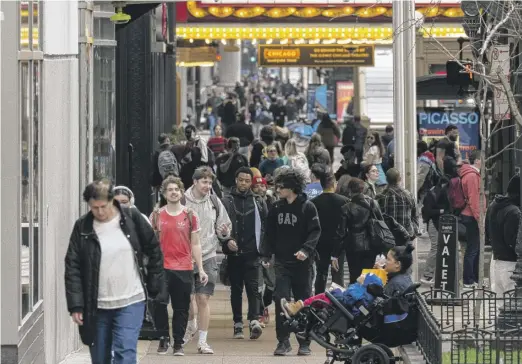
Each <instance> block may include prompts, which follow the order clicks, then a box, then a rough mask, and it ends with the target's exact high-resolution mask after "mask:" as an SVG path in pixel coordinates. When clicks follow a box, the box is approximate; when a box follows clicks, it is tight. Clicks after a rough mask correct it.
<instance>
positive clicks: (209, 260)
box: [185, 166, 232, 354]
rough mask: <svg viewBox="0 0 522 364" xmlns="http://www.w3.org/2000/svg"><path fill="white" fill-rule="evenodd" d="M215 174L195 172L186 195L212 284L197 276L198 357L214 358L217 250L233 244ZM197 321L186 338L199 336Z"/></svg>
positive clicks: (189, 326) (192, 323)
mask: <svg viewBox="0 0 522 364" xmlns="http://www.w3.org/2000/svg"><path fill="white" fill-rule="evenodd" d="M214 178H215V176H214V173H213V172H212V169H211V168H210V167H206V166H203V167H199V168H197V169H196V171H195V172H194V176H193V182H194V184H193V185H192V187H190V188H189V189H188V190H187V192H185V200H186V206H187V207H189V208H191V209H193V210H194V211H195V212H196V214H197V216H198V217H199V221H200V229H201V230H200V239H201V253H202V257H203V269H204V270H205V272H206V273H207V274H208V283H206V284H202V283H201V281H200V280H199V276H198V275H197V272H194V273H196V275H195V290H194V292H195V293H196V304H197V307H198V323H197V328H199V340H198V353H200V354H214V351H213V350H212V348H211V347H210V346H209V345H208V343H207V334H208V325H209V321H210V307H209V304H208V301H209V299H210V296H212V295H213V294H214V288H215V286H216V283H217V280H218V270H219V268H218V264H217V260H216V250H217V247H218V244H219V242H220V241H224V242H226V241H228V240H230V231H231V228H232V224H231V222H230V219H229V217H228V214H227V211H226V210H225V207H224V206H223V204H222V203H221V201H220V200H219V198H218V197H217V196H216V195H213V194H211V189H212V183H213V182H214ZM195 331H196V327H195V322H194V319H192V320H191V321H189V324H188V326H187V332H186V336H185V337H186V338H187V339H189V340H190V339H191V338H192V336H193V335H194V334H195Z"/></svg>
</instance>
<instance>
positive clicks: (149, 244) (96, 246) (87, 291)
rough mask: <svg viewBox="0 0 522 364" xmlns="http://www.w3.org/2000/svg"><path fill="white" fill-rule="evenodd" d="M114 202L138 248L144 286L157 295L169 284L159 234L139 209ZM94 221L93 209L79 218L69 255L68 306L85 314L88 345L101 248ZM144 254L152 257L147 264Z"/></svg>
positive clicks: (93, 329) (84, 334)
mask: <svg viewBox="0 0 522 364" xmlns="http://www.w3.org/2000/svg"><path fill="white" fill-rule="evenodd" d="M114 205H115V206H116V207H117V208H118V210H119V211H120V214H121V220H120V226H121V229H122V231H123V233H124V235H125V236H126V237H127V238H128V239H129V243H130V244H131V246H132V249H133V250H134V254H135V264H136V265H137V266H138V271H139V272H140V278H141V283H142V285H143V288H144V290H145V292H146V294H148V296H149V297H152V298H154V297H156V296H157V295H158V293H159V292H160V291H161V290H162V289H163V286H164V284H165V276H164V269H163V254H162V253H161V248H160V245H159V243H158V240H157V239H156V235H155V234H154V231H153V230H152V227H151V225H150V224H149V223H147V222H146V221H145V219H144V218H143V217H142V216H141V213H140V212H139V211H138V210H137V209H136V208H131V209H127V208H121V207H120V204H119V203H118V202H117V201H116V200H114ZM93 223H94V216H93V214H92V212H88V213H87V214H85V215H83V216H82V217H80V218H79V219H78V220H76V223H75V224H74V228H73V231H72V234H71V238H70V240H69V247H68V249H67V253H66V255H65V295H66V299H67V309H68V311H69V313H71V314H72V313H76V312H80V313H82V314H83V325H82V326H79V330H80V336H81V339H82V342H83V343H84V344H85V345H92V344H93V343H94V341H95V338H96V327H97V325H96V321H97V311H98V281H99V273H100V262H101V249H100V242H99V240H98V237H97V235H96V233H95V231H94V227H93ZM144 255H146V256H147V257H148V263H147V266H146V267H145V266H144V263H143V262H144V259H143V258H144Z"/></svg>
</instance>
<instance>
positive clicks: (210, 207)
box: [185, 187, 232, 261]
mask: <svg viewBox="0 0 522 364" xmlns="http://www.w3.org/2000/svg"><path fill="white" fill-rule="evenodd" d="M185 200H186V206H187V207H190V208H191V209H193V210H194V211H195V212H196V214H197V215H198V217H199V223H200V233H199V236H200V243H201V255H202V258H203V261H205V260H208V259H210V258H213V257H215V256H216V250H217V247H218V244H219V240H220V239H221V240H226V239H227V238H228V236H218V234H217V232H216V228H217V227H220V226H222V225H227V226H228V229H229V231H230V230H231V229H232V223H231V222H230V219H229V217H228V214H227V211H226V210H225V207H224V206H223V204H222V203H221V201H220V200H219V199H216V200H217V205H218V208H219V212H217V211H216V208H215V207H214V204H213V203H212V201H211V199H210V194H209V195H206V196H205V197H203V199H201V200H198V199H196V197H194V194H193V187H190V188H189V189H188V190H187V191H186V192H185ZM216 220H217V221H216Z"/></svg>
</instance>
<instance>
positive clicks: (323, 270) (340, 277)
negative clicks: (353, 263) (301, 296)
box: [314, 253, 344, 294]
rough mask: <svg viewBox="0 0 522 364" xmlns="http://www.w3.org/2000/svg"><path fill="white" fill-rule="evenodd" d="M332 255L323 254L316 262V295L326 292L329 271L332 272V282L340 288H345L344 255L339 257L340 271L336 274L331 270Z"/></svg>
mask: <svg viewBox="0 0 522 364" xmlns="http://www.w3.org/2000/svg"><path fill="white" fill-rule="evenodd" d="M331 258H332V257H331V254H326V253H325V254H322V255H320V259H319V260H318V261H317V262H316V264H315V266H316V276H315V287H314V289H315V294H320V293H324V291H326V283H327V282H328V271H329V270H331V271H332V282H334V283H337V284H338V285H340V286H344V255H341V256H340V257H339V270H338V271H337V272H336V271H335V270H334V269H331V267H330V266H331V263H332V262H331Z"/></svg>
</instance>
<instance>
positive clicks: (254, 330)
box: [250, 320, 263, 340]
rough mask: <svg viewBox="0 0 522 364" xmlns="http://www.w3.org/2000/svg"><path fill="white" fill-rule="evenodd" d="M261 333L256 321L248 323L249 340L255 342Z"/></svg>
mask: <svg viewBox="0 0 522 364" xmlns="http://www.w3.org/2000/svg"><path fill="white" fill-rule="evenodd" d="M262 333H263V328H262V327H261V324H260V323H259V321H257V320H252V321H250V340H257V339H259V337H260V336H261V334H262Z"/></svg>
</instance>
